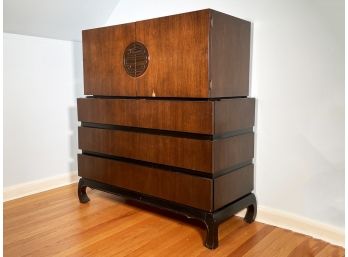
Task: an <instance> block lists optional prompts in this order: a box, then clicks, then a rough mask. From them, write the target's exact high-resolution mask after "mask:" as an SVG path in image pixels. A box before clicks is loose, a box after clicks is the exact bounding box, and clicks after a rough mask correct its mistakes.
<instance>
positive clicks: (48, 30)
mask: <svg viewBox="0 0 348 257" xmlns="http://www.w3.org/2000/svg"><path fill="white" fill-rule="evenodd" d="M119 1H120V0H4V32H8V33H16V34H22V35H31V36H38V37H47V38H56V39H62V40H72V41H81V30H83V29H87V28H93V27H100V26H103V25H104V24H105V23H106V21H107V20H108V18H109V16H110V14H111V13H112V11H113V9H114V8H115V7H116V5H117V4H118V2H119Z"/></svg>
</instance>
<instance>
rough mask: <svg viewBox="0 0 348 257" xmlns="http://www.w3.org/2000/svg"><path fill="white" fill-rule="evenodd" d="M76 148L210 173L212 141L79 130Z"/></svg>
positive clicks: (91, 129)
mask: <svg viewBox="0 0 348 257" xmlns="http://www.w3.org/2000/svg"><path fill="white" fill-rule="evenodd" d="M78 137H79V148H80V149H82V150H84V151H90V152H98V153H103V154H109V155H114V156H119V157H125V158H131V159H136V160H141V161H147V162H153V163H158V164H164V165H169V166H176V167H180V168H185V169H191V170H196V171H202V172H208V173H211V172H212V141H209V140H199V139H192V138H182V137H174V136H164V135H154V134H149V133H140V132H128V131H120V130H108V129H97V128H87V127H80V128H79V135H78Z"/></svg>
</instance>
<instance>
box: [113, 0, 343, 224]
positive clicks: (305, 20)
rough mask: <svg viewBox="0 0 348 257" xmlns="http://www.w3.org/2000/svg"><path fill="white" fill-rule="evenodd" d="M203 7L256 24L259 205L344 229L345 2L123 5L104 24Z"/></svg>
mask: <svg viewBox="0 0 348 257" xmlns="http://www.w3.org/2000/svg"><path fill="white" fill-rule="evenodd" d="M208 7H209V8H212V9H216V10H218V11H222V12H225V13H229V14H231V15H234V16H237V17H240V18H244V19H247V20H250V21H252V22H253V24H254V28H253V30H254V31H253V60H252V62H253V64H252V95H253V96H255V97H256V98H257V126H256V158H255V164H256V195H257V198H258V201H259V204H260V205H263V206H268V207H272V208H276V209H280V210H284V211H287V212H290V213H295V214H298V215H301V216H304V217H308V218H310V219H313V220H317V221H321V222H324V223H326V224H331V225H334V226H337V227H340V228H343V227H344V131H343V129H344V109H343V108H344V73H343V72H344V1H343V0H326V1H324V0H306V1H303V0H288V1H285V0H284V1H279V0H273V1H272V0H234V1H229V0H225V1H208V0H205V1H193V0H178V1H163V0H161V1H156V0H148V1H141V0H127V1H126V0H121V1H120V3H119V4H118V6H116V8H115V10H114V11H113V14H112V15H111V17H110V18H109V21H108V23H107V24H108V25H112V24H119V23H124V22H130V21H134V20H141V19H146V18H152V17H158V16H163V15H169V14H174V13H180V12H184V11H191V10H198V9H203V8H208ZM130 10H132V11H130Z"/></svg>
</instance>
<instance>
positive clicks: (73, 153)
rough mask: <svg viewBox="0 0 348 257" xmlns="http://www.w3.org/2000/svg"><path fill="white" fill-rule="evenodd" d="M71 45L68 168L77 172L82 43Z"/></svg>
mask: <svg viewBox="0 0 348 257" xmlns="http://www.w3.org/2000/svg"><path fill="white" fill-rule="evenodd" d="M72 44H73V76H74V81H75V82H74V88H73V97H74V99H75V101H74V105H73V106H71V107H69V109H68V112H69V113H68V115H69V127H70V133H71V134H70V157H71V159H70V162H69V168H70V171H71V172H76V171H77V154H78V151H79V150H78V135H77V131H78V126H79V122H78V120H77V100H76V99H77V98H78V97H82V96H83V66H82V65H83V63H82V43H81V42H72Z"/></svg>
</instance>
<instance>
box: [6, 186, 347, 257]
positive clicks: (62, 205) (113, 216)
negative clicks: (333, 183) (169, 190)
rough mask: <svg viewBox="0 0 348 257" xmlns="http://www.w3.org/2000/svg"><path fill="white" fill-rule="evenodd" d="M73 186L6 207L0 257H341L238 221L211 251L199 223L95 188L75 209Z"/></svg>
mask: <svg viewBox="0 0 348 257" xmlns="http://www.w3.org/2000/svg"><path fill="white" fill-rule="evenodd" d="M76 187H77V186H76V185H75V184H74V185H69V186H65V187H61V188H57V189H54V190H50V191H46V192H43V193H39V194H35V195H31V196H28V197H23V198H20V199H17V200H12V201H8V202H5V203H4V256H6V257H12V256H13V257H20V256H35V257H40V256H44V257H47V256H57V257H58V256H59V257H60V256H74V257H78V256H81V257H82V256H83V257H89V256H90V257H93V256H98V257H99V256H103V257H104V256H105V257H106V256H175V257H177V256H185V257H186V256H231V257H234V256H235V257H241V256H243V257H254V256H257V257H263V256H265V257H270V256H272V257H283V256H284V257H297V256H299V257H306V256H316V257H328V256H333V257H336V256H337V257H340V256H344V249H343V248H342V247H337V246H334V245H330V244H328V243H326V242H323V241H321V240H317V239H313V238H311V237H308V236H305V235H301V234H298V233H294V232H292V231H288V230H284V229H280V228H276V227H273V226H270V225H265V224H262V223H258V222H254V223H252V224H247V223H245V222H244V221H243V220H242V219H241V218H238V217H233V218H231V219H229V220H227V221H226V222H224V223H223V224H221V225H220V228H219V244H220V245H219V247H218V248H217V249H215V250H209V249H207V248H205V247H204V246H203V239H204V236H205V229H204V226H203V225H202V224H200V223H199V222H197V221H192V220H187V219H185V218H184V217H180V216H177V215H174V214H171V213H168V212H165V211H160V210H157V209H154V208H150V207H147V206H143V205H140V204H137V203H133V202H125V201H123V200H122V199H121V198H119V197H117V196H114V195H111V194H106V193H103V192H100V191H97V190H88V195H89V197H90V198H91V201H90V202H89V203H88V204H80V203H79V202H78V199H77V195H76Z"/></svg>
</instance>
